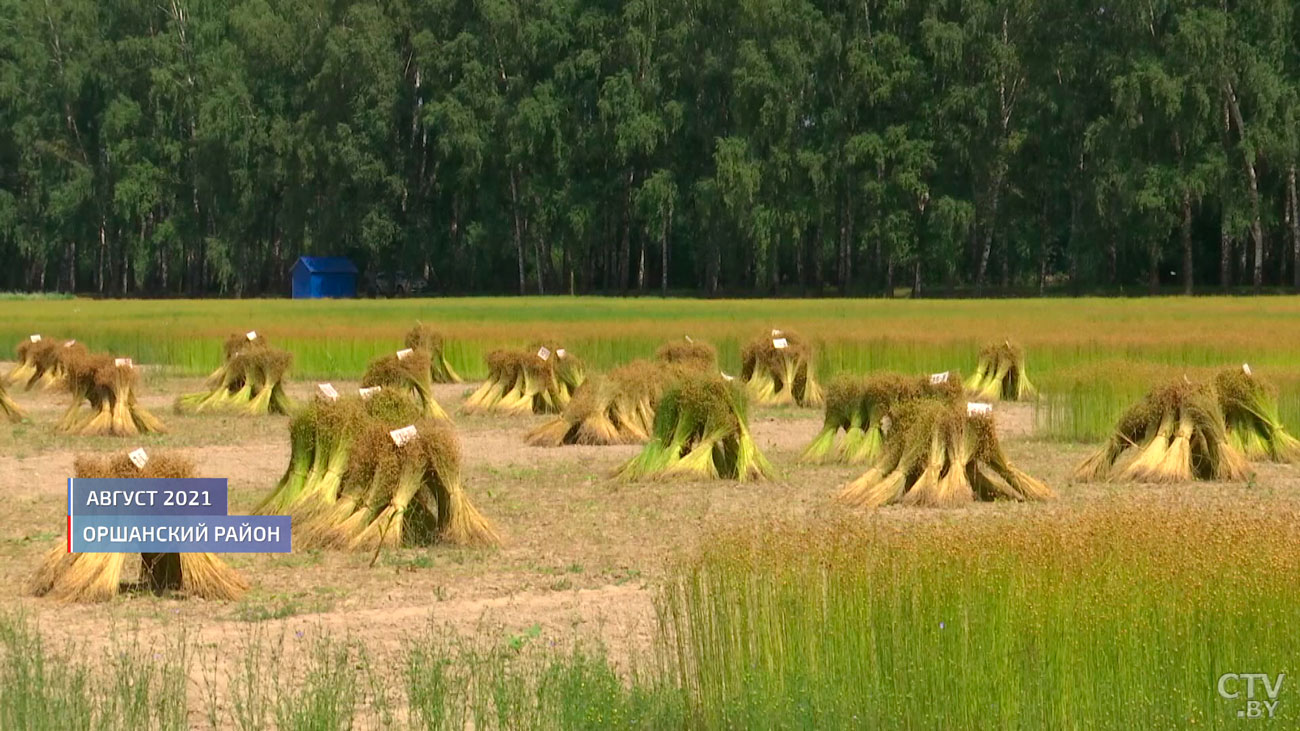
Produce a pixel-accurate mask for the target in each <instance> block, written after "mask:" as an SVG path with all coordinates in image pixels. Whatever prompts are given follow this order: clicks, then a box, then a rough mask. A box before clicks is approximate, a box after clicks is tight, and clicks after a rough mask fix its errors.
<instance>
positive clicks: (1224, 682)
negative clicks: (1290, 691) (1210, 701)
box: [1219, 673, 1286, 718]
mask: <svg viewBox="0 0 1300 731" xmlns="http://www.w3.org/2000/svg"><path fill="white" fill-rule="evenodd" d="M1283 680H1286V673H1278V674H1277V679H1276V680H1274V679H1272V678H1270V677H1269V676H1268V675H1267V674H1266V673H1224V674H1223V675H1220V676H1219V697H1220V698H1223V699H1224V700H1229V701H1234V700H1238V699H1240V698H1241V695H1242V687H1243V686H1244V687H1245V694H1246V699H1245V700H1246V707H1245V708H1242V709H1239V710H1238V711H1237V718H1272V717H1273V714H1274V713H1275V712H1276V711H1277V704H1278V699H1277V697H1278V694H1280V693H1281V692H1282V681H1283ZM1257 681H1258V682H1259V685H1260V686H1263V695H1264V696H1267V697H1268V700H1255V694H1256V690H1257V686H1256V685H1255V683H1256V682H1257Z"/></svg>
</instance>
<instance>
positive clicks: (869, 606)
mask: <svg viewBox="0 0 1300 731" xmlns="http://www.w3.org/2000/svg"><path fill="white" fill-rule="evenodd" d="M1161 494H1164V495H1168V493H1167V492H1166V493H1161ZM890 512H895V513H896V512H897V511H886V514H885V515H883V516H881V515H879V514H877V515H875V516H873V517H870V518H867V519H865V520H864V519H857V520H852V521H850V520H848V519H844V520H841V521H840V522H831V523H829V524H827V523H825V522H822V523H818V524H815V525H811V524H799V525H796V524H777V525H761V526H752V527H748V528H744V529H741V530H739V531H733V532H727V533H721V534H718V535H715V536H712V537H711V539H710V540H709V541H707V542H706V543H705V544H704V545H703V547H702V548H701V549H699V552H698V553H696V554H694V555H692V556H689V557H687V558H686V559H685V560H684V561H683V562H682V563H681V564H680V566H678V567H677V568H676V569H675V571H674V573H673V578H672V579H671V580H670V581H668V582H667V583H666V585H665V586H664V587H662V590H661V591H662V593H661V595H660V598H659V600H658V609H659V618H660V628H659V632H658V633H657V634H656V636H655V642H656V647H655V648H654V653H653V657H654V658H655V661H654V662H651V663H649V664H644V663H633V668H632V670H631V671H630V672H629V671H618V670H616V669H615V667H614V665H613V664H611V662H610V661H609V660H608V659H607V658H606V657H605V655H604V654H602V652H600V651H599V649H597V650H595V651H587V650H583V649H581V648H578V649H569V650H555V649H552V648H551V647H548V646H547V643H546V642H545V638H537V639H532V638H529V637H519V636H514V637H509V638H506V639H504V640H496V641H494V640H491V639H488V638H485V637H484V636H482V635H481V636H480V637H479V639H477V640H460V639H456V638H455V637H453V636H452V635H451V634H449V633H447V632H446V631H444V630H441V628H436V627H430V628H429V629H428V630H427V631H425V632H423V633H420V632H419V631H418V630H417V631H416V632H414V633H413V634H412V636H411V638H410V640H409V641H408V642H407V643H406V645H405V646H404V647H403V648H402V649H400V650H396V651H392V653H391V654H384V651H383V650H374V651H372V650H368V649H367V648H366V647H364V646H363V645H361V644H360V643H359V642H355V641H352V640H349V639H348V638H329V637H320V636H315V635H308V636H306V637H302V636H301V635H298V636H287V637H280V638H278V639H273V638H268V637H265V636H255V637H253V638H252V639H250V640H248V641H247V642H245V643H244V644H242V645H239V646H237V647H219V648H216V649H207V650H205V651H204V652H190V653H188V655H187V654H186V652H185V648H184V647H183V646H180V645H178V646H175V647H172V648H171V649H170V650H168V651H166V652H164V653H163V654H158V655H149V654H147V653H143V652H141V651H140V650H139V649H138V648H137V649H134V650H131V651H129V652H126V653H117V652H115V653H110V654H107V655H105V656H104V657H103V658H96V657H91V658H85V657H76V656H72V655H70V654H68V653H60V652H54V651H52V650H51V649H50V648H49V647H48V646H46V645H45V644H44V643H42V641H41V640H40V639H39V637H38V636H37V635H36V634H35V633H34V632H33V631H32V628H31V625H30V624H29V623H28V622H27V621H26V620H24V619H22V618H21V617H13V616H0V727H3V728H5V729H29V728H30V729H55V728H59V729H62V728H110V729H117V728H121V729H126V728H163V729H172V728H183V727H200V726H204V725H211V726H216V727H221V728H237V729H261V728H270V727H274V728H278V729H281V730H287V729H347V728H358V727H365V728H370V727H381V728H413V729H463V728H468V727H472V728H474V729H511V730H513V729H605V728H636V729H675V728H697V729H735V728H764V729H767V728H782V729H824V728H917V729H930V728H945V729H992V728H999V729H1000V728H1024V729H1041V728H1051V729H1070V728H1087V729H1093V728H1098V729H1133V728H1187V727H1198V728H1199V727H1208V728H1223V727H1227V726H1230V725H1233V724H1235V723H1237V722H1238V721H1237V715H1236V713H1237V712H1238V711H1239V710H1242V709H1244V707H1245V706H1244V701H1245V699H1244V697H1242V698H1240V699H1238V700H1237V701H1230V700H1227V699H1224V698H1221V697H1220V696H1219V695H1218V693H1217V679H1218V678H1219V676H1220V675H1221V674H1223V673H1229V672H1233V673H1267V674H1269V675H1270V677H1276V675H1277V674H1278V673H1286V674H1287V676H1288V677H1287V680H1286V681H1285V682H1284V684H1283V687H1282V694H1281V696H1280V697H1279V703H1278V705H1277V707H1276V717H1275V722H1274V724H1273V725H1276V726H1277V727H1279V728H1281V727H1291V724H1293V723H1295V722H1296V720H1297V719H1298V718H1300V705H1297V704H1298V703H1300V702H1298V701H1297V700H1296V698H1297V695H1296V691H1295V690H1294V687H1293V684H1294V680H1293V678H1294V677H1295V671H1296V667H1295V663H1296V662H1297V660H1296V658H1300V634H1297V633H1296V632H1295V628H1296V627H1297V626H1300V600H1297V598H1296V597H1295V594H1294V584H1293V581H1294V577H1295V576H1296V575H1297V573H1296V572H1297V569H1300V553H1297V552H1296V551H1295V550H1294V547H1295V546H1296V545H1297V540H1298V539H1300V510H1298V509H1297V507H1296V506H1295V505H1294V504H1291V503H1287V502H1284V501H1280V500H1279V501H1270V503H1269V504H1268V505H1267V506H1258V507H1255V506H1246V507H1243V508H1240V509H1234V510H1231V511H1226V510H1224V509H1223V505H1222V504H1218V505H1215V504H1212V503H1206V504H1202V503H1195V504H1169V502H1168V501H1167V499H1166V500H1162V501H1157V500H1155V499H1150V498H1143V499H1137V500H1134V501H1128V502H1126V503H1125V504H1124V505H1122V506H1097V507H1088V508H1085V509H1083V510H1082V511H1078V512H1058V511H1053V510H1023V509H1019V508H1016V507H1013V508H1010V509H1009V510H1008V511H1006V512H1001V513H998V514H991V513H990V512H981V511H966V512H960V513H951V512H948V513H942V514H940V513H938V512H933V511H931V512H926V513H923V514H917V515H909V516H906V518H904V519H903V520H902V521H900V520H899V516H898V515H897V514H888V513H890ZM295 645H296V646H295ZM187 662H188V663H189V666H188V671H189V672H188V676H189V678H190V680H189V683H188V688H189V698H188V699H187V698H186V687H187V685H186V682H185V681H184V680H183V679H184V678H185V677H186V670H187V666H186V663H187ZM194 663H199V666H198V667H197V668H196V667H195V666H194ZM1261 697H1262V691H1261ZM187 711H188V716H187V715H186V714H187Z"/></svg>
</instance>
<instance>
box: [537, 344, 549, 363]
mask: <svg viewBox="0 0 1300 731" xmlns="http://www.w3.org/2000/svg"><path fill="white" fill-rule="evenodd" d="M537 357H538V358H541V359H542V360H550V359H551V349H550V348H548V347H546V346H545V345H543V346H542V347H540V348H538V349H537Z"/></svg>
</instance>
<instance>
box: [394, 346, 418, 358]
mask: <svg viewBox="0 0 1300 731" xmlns="http://www.w3.org/2000/svg"><path fill="white" fill-rule="evenodd" d="M414 352H415V351H414V350H412V349H410V348H405V349H403V350H399V351H397V359H398V360H406V359H407V358H409V357H410V355H411V353H414Z"/></svg>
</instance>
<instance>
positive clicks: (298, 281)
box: [292, 256, 357, 299]
mask: <svg viewBox="0 0 1300 731" xmlns="http://www.w3.org/2000/svg"><path fill="white" fill-rule="evenodd" d="M292 274H293V298H294V299H320V298H322V297H356V296H357V267H356V265H355V264H353V263H352V260H350V259H348V258H347V257H346V256H300V257H298V261H297V262H296V263H295V264H294V265H293V270H292Z"/></svg>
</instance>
